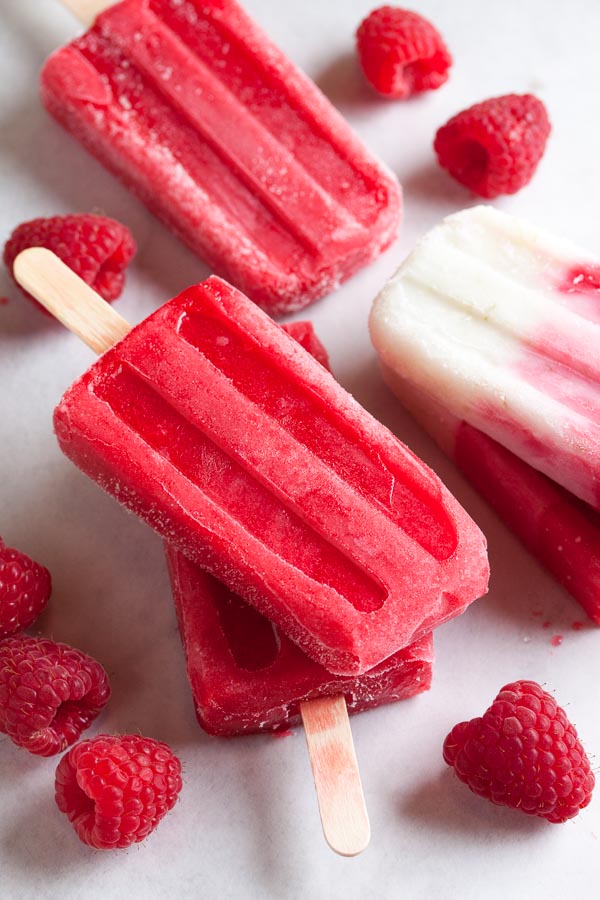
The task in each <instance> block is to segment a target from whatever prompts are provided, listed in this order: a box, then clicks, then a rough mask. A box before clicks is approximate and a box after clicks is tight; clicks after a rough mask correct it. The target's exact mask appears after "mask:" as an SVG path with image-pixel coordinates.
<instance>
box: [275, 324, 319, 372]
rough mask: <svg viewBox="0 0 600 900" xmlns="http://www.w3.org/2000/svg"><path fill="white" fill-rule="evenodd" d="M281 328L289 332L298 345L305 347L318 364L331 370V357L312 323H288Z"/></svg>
mask: <svg viewBox="0 0 600 900" xmlns="http://www.w3.org/2000/svg"><path fill="white" fill-rule="evenodd" d="M281 327H282V328H283V330H284V331H287V333H288V334H289V335H290V336H291V337H293V338H294V340H295V341H298V343H299V344H300V345H301V346H302V347H304V349H305V350H306V351H307V352H308V353H310V355H311V356H313V357H314V358H315V359H316V360H317V362H320V363H321V365H322V366H325V368H326V369H329V355H328V353H327V350H326V349H325V347H324V346H323V344H322V343H321V341H320V340H319V338H318V337H317V335H316V333H315V329H314V328H313V324H312V322H308V321H302V322H288V323H287V325H282V326H281Z"/></svg>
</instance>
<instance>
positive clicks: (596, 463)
mask: <svg viewBox="0 0 600 900" xmlns="http://www.w3.org/2000/svg"><path fill="white" fill-rule="evenodd" d="M370 329H371V337H372V340H373V344H374V345H375V348H376V350H377V352H378V354H379V356H380V358H381V361H382V363H383V365H384V366H385V367H387V368H388V369H389V370H390V371H391V372H395V373H396V374H397V375H398V376H399V377H401V378H402V379H406V380H407V381H408V382H409V383H411V384H413V385H414V386H415V387H417V388H419V389H420V390H423V391H425V392H426V393H427V394H428V395H429V396H431V397H433V398H435V399H437V400H438V401H441V402H442V403H443V404H444V405H445V406H446V408H447V410H448V412H450V413H451V414H452V415H454V416H456V417H458V418H459V419H461V420H464V421H466V422H468V423H469V424H470V425H471V426H473V427H475V428H477V429H480V430H481V431H482V432H484V433H485V434H486V435H488V436H489V437H491V438H493V439H494V440H496V441H498V442H499V443H500V444H502V445H503V446H504V447H506V448H507V449H509V450H510V451H512V452H513V453H515V454H516V455H517V456H518V457H520V458H521V459H522V460H524V461H525V462H527V463H528V464H529V465H531V466H533V467H534V468H536V469H538V470H539V471H541V472H544V473H545V474H546V475H548V476H549V477H550V478H552V479H553V480H554V481H556V482H558V483H559V484H562V485H563V486H564V487H566V488H567V489H568V490H569V491H571V492H572V493H574V494H575V495H577V496H578V497H581V498H582V499H583V500H585V501H586V502H588V503H590V504H591V505H593V506H595V507H596V508H600V355H599V352H598V347H600V261H599V260H597V259H594V258H593V257H592V256H591V254H589V253H588V252H586V251H583V250H580V249H579V248H578V247H576V246H575V245H574V244H572V243H570V242H569V241H566V240H563V239H561V238H557V237H554V236H553V235H550V234H548V233H546V232H544V231H542V230H541V229H539V228H537V227H536V226H534V225H531V224H529V223H527V222H523V221H522V220H520V219H517V218H515V217H512V216H509V215H507V214H505V213H501V212H499V211H498V210H495V209H493V208H491V207H484V206H480V207H475V208H473V209H469V210H464V211H463V212H460V213H458V214H456V215H453V216H450V217H449V218H447V219H445V220H444V221H443V222H442V223H441V224H440V225H439V226H437V227H436V228H434V229H433V230H432V231H430V232H429V233H428V234H427V235H426V236H425V237H424V239H423V240H422V241H421V242H420V243H419V245H418V246H417V247H416V249H415V250H414V251H413V253H411V255H410V256H409V257H408V258H407V259H406V261H405V262H404V263H403V265H402V266H401V267H400V269H399V270H398V272H397V273H396V274H395V275H394V277H393V278H392V279H391V280H390V281H389V282H388V283H387V285H386V286H385V287H384V289H383V291H382V292H381V294H380V295H379V296H378V297H377V299H376V301H375V303H374V306H373V309H372V312H371V318H370Z"/></svg>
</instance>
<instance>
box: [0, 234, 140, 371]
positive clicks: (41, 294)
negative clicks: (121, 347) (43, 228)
mask: <svg viewBox="0 0 600 900" xmlns="http://www.w3.org/2000/svg"><path fill="white" fill-rule="evenodd" d="M14 273H15V278H16V279H17V281H18V282H19V284H20V285H21V287H24V288H25V290H26V291H29V293H30V294H32V295H33V296H34V297H35V299H36V300H37V301H38V302H39V303H41V304H42V306H44V307H45V308H46V309H47V310H48V312H51V313H52V315H53V316H54V317H55V318H56V319H58V320H59V322H62V324H63V325H64V326H65V328H68V329H69V331H72V332H73V333H74V334H76V335H77V337H79V338H81V340H82V341H84V342H85V343H86V344H87V345H88V347H91V348H92V350H94V351H95V352H96V353H104V351H105V350H108V349H109V348H110V347H112V346H113V345H114V344H116V343H117V341H120V340H121V338H123V337H125V335H126V334H127V333H128V332H129V331H131V326H130V325H129V323H128V322H126V321H125V319H123V318H122V317H121V316H120V315H119V313H117V312H115V311H114V309H113V308H112V306H110V305H109V304H108V303H107V302H106V300H103V299H102V297H100V296H99V295H98V294H97V293H96V291H94V290H92V288H91V287H88V285H87V284H86V283H85V282H84V281H82V280H81V278H80V277H79V276H78V275H76V274H75V272H73V271H72V269H69V267H68V266H66V265H65V264H64V263H63V262H62V260H60V259H59V258H58V256H55V254H54V253H52V251H51V250H45V249H44V248H43V247H31V248H30V249H29V250H23V252H22V253H20V254H19V255H18V256H17V258H16V259H15V263H14Z"/></svg>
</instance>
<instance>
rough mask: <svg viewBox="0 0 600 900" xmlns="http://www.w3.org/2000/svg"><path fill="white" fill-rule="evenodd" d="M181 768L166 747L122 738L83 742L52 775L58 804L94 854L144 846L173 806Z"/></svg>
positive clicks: (141, 739)
mask: <svg viewBox="0 0 600 900" xmlns="http://www.w3.org/2000/svg"><path fill="white" fill-rule="evenodd" d="M180 790H181V763H180V762H179V760H178V759H177V757H176V756H175V755H174V754H173V753H172V752H171V749H170V747H168V746H167V744H163V743H161V742H160V741H155V740H152V738H145V737H140V736H139V735H135V734H126V735H123V736H122V737H119V736H116V735H109V734H102V735H99V736H98V737H95V738H93V739H92V740H90V741H81V743H79V744H77V745H76V746H75V747H73V748H72V749H71V750H69V752H68V753H67V754H66V755H65V756H63V758H62V759H61V761H60V762H59V764H58V768H57V769H56V803H57V805H58V808H59V809H60V811H61V812H64V813H65V814H66V815H67V816H68V817H69V821H70V822H71V823H72V824H73V826H74V827H75V831H76V832H77V836H78V837H79V839H80V840H81V841H83V843H84V844H89V846H90V847H95V848H96V849H97V850H112V849H115V848H118V847H119V848H120V847H129V846H130V845H131V844H134V843H136V842H137V841H142V840H143V839H144V838H145V837H147V835H149V834H150V832H151V831H153V830H154V829H155V828H156V826H157V825H158V823H159V822H160V820H161V819H162V818H163V816H165V815H166V814H167V813H168V812H169V810H171V809H173V807H174V806H175V801H176V800H177V795H178V794H179V792H180Z"/></svg>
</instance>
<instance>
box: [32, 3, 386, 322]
mask: <svg viewBox="0 0 600 900" xmlns="http://www.w3.org/2000/svg"><path fill="white" fill-rule="evenodd" d="M88 4H89V0H69V3H68V5H69V6H70V7H71V8H72V9H76V10H77V9H80V10H81V12H82V14H83V13H85V10H86V8H87V6H88ZM92 5H93V7H94V8H97V7H101V6H107V7H109V8H107V9H106V11H105V12H103V13H102V14H101V15H100V16H99V17H98V18H97V20H96V21H95V23H94V25H93V27H92V28H91V29H90V30H89V31H88V32H87V33H86V34H84V35H83V36H82V37H80V38H77V40H75V41H73V43H71V44H69V45H68V46H67V47H65V48H63V49H61V50H58V51H57V52H56V53H55V54H54V55H53V56H51V57H50V59H49V60H48V62H47V63H46V65H45V67H44V70H43V72H42V76H41V90H42V99H43V102H44V104H45V105H46V107H47V108H48V110H49V111H50V112H51V113H52V115H53V116H55V117H56V118H57V119H58V121H59V122H60V123H61V124H62V125H64V127H65V128H67V129H68V130H69V131H70V132H71V133H72V134H73V135H74V136H75V137H77V138H78V139H79V140H80V141H81V142H82V143H83V144H84V146H85V147H86V148H87V149H88V150H89V151H90V152H91V153H93V154H94V156H96V157H97V158H98V159H99V160H100V161H101V162H102V163H104V165H105V166H107V167H108V168H109V169H110V170H111V171H112V172H114V173H115V174H116V175H117V176H118V177H119V178H121V180H122V181H124V182H125V184H126V185H127V186H128V187H129V188H131V190H132V191H133V192H134V193H135V194H137V196H138V197H140V199H142V200H143V201H144V203H146V204H147V206H148V207H149V208H150V209H151V210H152V212H154V213H155V214H156V215H157V216H158V217H159V218H160V219H162V220H163V221H164V222H165V223H166V225H167V226H168V227H169V228H171V229H172V230H173V231H174V232H175V233H176V234H177V235H178V236H179V237H181V238H182V240H184V241H185V242H186V243H187V244H188V245H189V246H190V247H191V249H192V250H194V251H195V252H196V253H197V254H198V255H199V256H200V257H202V259H204V260H206V262H207V263H208V264H209V265H210V266H211V267H212V268H213V270H214V271H215V272H216V273H218V274H219V275H223V276H224V277H226V278H228V279H229V280H230V281H232V282H233V283H234V284H235V285H237V286H238V287H239V288H240V289H241V290H243V291H245V292H246V294H247V295H248V296H249V297H251V298H252V299H253V300H255V301H256V302H257V303H259V304H260V305H261V306H263V307H264V308H265V309H267V310H268V311H269V312H271V313H282V312H289V311H291V310H294V309H300V308H301V307H303V306H305V305H306V304H308V303H310V302H311V301H313V300H316V299H318V298H319V297H322V296H323V295H325V294H327V293H328V292H330V291H332V290H333V289H334V288H335V287H336V286H337V285H339V283H340V282H341V281H343V280H344V279H346V278H348V277H349V276H350V275H352V274H353V273H354V272H356V271H357V270H358V269H359V268H361V267H362V266H364V265H367V264H368V263H369V262H371V261H372V260H373V259H375V258H376V257H377V256H378V255H379V254H380V253H381V251H382V250H383V249H385V248H386V247H387V246H388V245H389V244H390V243H391V242H392V240H393V239H394V237H395V236H396V233H397V230H398V223H399V218H400V205H401V199H400V189H399V186H398V183H397V181H396V179H395V177H394V176H393V175H392V174H391V172H388V171H387V170H386V169H385V168H384V167H383V166H382V164H381V163H380V162H379V161H378V160H376V159H375V158H374V157H373V156H372V155H371V154H370V153H369V152H368V150H367V149H366V148H365V147H364V146H363V144H362V143H361V142H360V140H359V139H358V137H357V136H356V135H355V134H354V133H353V131H352V130H351V129H350V127H349V125H348V124H347V123H346V122H345V120H344V119H343V118H342V116H341V115H340V114H339V113H338V112H337V111H336V110H335V109H334V108H333V107H332V106H331V104H330V103H329V102H328V101H327V100H326V98H325V97H324V96H323V95H322V94H321V93H320V91H319V90H318V89H317V87H316V86H315V85H314V84H313V83H312V82H311V81H310V80H309V79H308V78H307V77H306V76H305V75H304V74H303V73H302V72H300V71H299V70H298V69H297V68H296V66H294V65H293V63H291V62H290V61H289V60H288V59H286V57H285V56H284V55H283V54H282V53H281V51H280V50H278V48H277V47H275V46H274V44H273V43H272V42H271V41H270V40H269V39H268V37H267V36H266V35H265V34H264V33H263V31H262V30H261V29H260V28H259V27H258V26H257V25H256V24H255V23H254V22H253V21H252V19H251V18H250V17H249V16H248V15H247V14H246V13H245V12H244V10H243V9H242V8H241V7H240V6H238V4H237V3H236V2H235V0H123V2H121V3H116V4H114V5H109V4H108V3H106V4H102V3H98V2H93V4H92ZM82 17H83V16H82Z"/></svg>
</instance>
